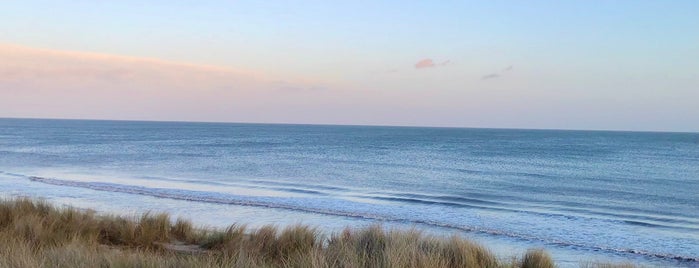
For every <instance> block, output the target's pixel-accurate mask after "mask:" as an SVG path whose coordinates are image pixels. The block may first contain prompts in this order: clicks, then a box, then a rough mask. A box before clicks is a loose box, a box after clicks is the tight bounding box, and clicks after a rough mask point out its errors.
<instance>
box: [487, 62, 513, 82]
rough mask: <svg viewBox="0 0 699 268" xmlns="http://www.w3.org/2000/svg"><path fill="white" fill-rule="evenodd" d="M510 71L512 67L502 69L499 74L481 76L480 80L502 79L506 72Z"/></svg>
mask: <svg viewBox="0 0 699 268" xmlns="http://www.w3.org/2000/svg"><path fill="white" fill-rule="evenodd" d="M510 71H512V65H510V66H507V67H505V68H503V69H502V70H500V71H499V72H496V73H490V74H486V75H484V76H481V80H489V79H498V78H501V77H503V76H504V75H505V73H506V72H510Z"/></svg>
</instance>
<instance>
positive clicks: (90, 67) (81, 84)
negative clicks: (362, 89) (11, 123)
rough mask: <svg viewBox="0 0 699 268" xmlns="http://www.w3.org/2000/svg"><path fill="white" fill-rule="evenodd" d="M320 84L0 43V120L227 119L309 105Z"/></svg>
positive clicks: (212, 68)
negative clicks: (310, 93) (259, 111)
mask: <svg viewBox="0 0 699 268" xmlns="http://www.w3.org/2000/svg"><path fill="white" fill-rule="evenodd" d="M280 80H284V81H285V83H284V85H283V87H280V84H279V83H276V82H275V81H280ZM326 87H327V86H326V85H325V83H320V82H317V81H316V80H313V79H298V78H293V77H292V78H290V77H285V78H281V77H274V76H271V75H268V74H263V73H258V72H254V71H249V70H238V69H233V68H226V67H218V66H209V65H198V64H189V63H181V62H171V61H164V60H158V59H150V58H138V57H126V56H116V55H107V54H98V53H84V52H73V51H60V50H48V49H36V48H30V47H24V46H17V45H7V44H0V96H2V98H0V107H2V109H0V117H26V116H31V117H67V118H121V119H156V120H161V119H162V120H171V119H178V120H224V121H225V120H231V119H232V118H237V117H236V116H240V118H242V117H243V115H250V114H252V113H253V111H256V110H260V109H265V107H266V109H275V107H281V108H276V109H279V110H282V109H284V108H283V107H284V105H286V106H287V108H288V106H290V105H292V104H294V103H303V102H304V101H306V102H308V101H307V99H309V97H308V96H307V95H308V94H309V93H306V92H311V91H322V90H320V89H325V88H326ZM280 88H282V89H285V90H280ZM299 89H303V90H299ZM251 118H252V117H251Z"/></svg>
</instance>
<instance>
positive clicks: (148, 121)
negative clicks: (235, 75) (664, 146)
mask: <svg viewBox="0 0 699 268" xmlns="http://www.w3.org/2000/svg"><path fill="white" fill-rule="evenodd" d="M6 119H10V120H55V121H106V122H143V123H195V124H196V123H200V124H249V125H291V126H336V127H393V128H444V129H491V130H525V131H580V132H627V133H628V132H632V133H674V134H699V131H672V130H628V129H572V128H517V127H474V126H438V125H432V126H429V125H399V124H396V125H391V124H386V125H382V124H340V123H290V122H245V121H243V122H241V121H190V120H153V119H107V118H59V117H53V118H41V117H2V116H0V120H6Z"/></svg>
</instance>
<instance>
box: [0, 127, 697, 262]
mask: <svg viewBox="0 0 699 268" xmlns="http://www.w3.org/2000/svg"><path fill="white" fill-rule="evenodd" d="M0 192H2V195H3V196H5V197H11V196H32V197H41V198H45V199H47V200H50V201H52V202H55V203H57V204H66V205H71V206H76V207H84V208H94V209H97V210H98V211H100V212H104V213H121V214H134V213H142V212H144V211H148V210H155V211H167V212H170V213H172V214H174V215H175V216H182V217H186V218H189V219H192V220H193V221H194V222H195V223H196V224H199V225H205V226H213V227H222V226H226V225H229V224H231V223H233V222H242V223H248V224H249V225H250V226H252V227H256V226H260V225H263V224H276V225H278V226H284V225H287V224H296V223H304V224H310V225H313V226H317V227H318V228H320V229H321V230H322V231H324V232H326V233H331V232H336V231H338V230H341V229H342V228H344V227H346V226H350V227H362V226H368V225H371V224H376V223H380V224H382V225H383V226H386V227H387V228H419V229H422V230H425V232H427V233H430V234H434V235H461V236H465V237H468V238H471V239H475V240H477V241H480V242H482V243H483V244H485V245H487V246H489V247H491V248H493V250H494V251H496V252H497V253H498V254H500V255H502V256H509V255H510V254H518V253H521V252H522V251H524V250H525V249H526V248H531V247H537V248H546V249H547V250H549V251H550V252H551V253H552V254H553V255H554V257H555V258H556V259H557V261H558V262H559V263H560V264H561V265H562V266H568V265H578V263H579V262H580V261H591V260H611V261H632V262H638V263H644V264H648V265H659V266H685V267H697V266H699V134H696V133H650V132H648V133H644V132H604V131H555V130H514V129H513V130H510V129H466V128H416V127H415V128H414V127H367V126H321V125H272V124H227V123H180V122H131V121H84V120H27V119H0Z"/></svg>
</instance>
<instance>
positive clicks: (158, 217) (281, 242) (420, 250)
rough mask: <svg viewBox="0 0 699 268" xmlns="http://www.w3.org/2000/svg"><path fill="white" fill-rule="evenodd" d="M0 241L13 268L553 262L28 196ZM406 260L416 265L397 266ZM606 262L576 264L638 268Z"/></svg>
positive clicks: (401, 235)
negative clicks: (64, 256)
mask: <svg viewBox="0 0 699 268" xmlns="http://www.w3.org/2000/svg"><path fill="white" fill-rule="evenodd" d="M0 237H2V238H3V240H4V241H5V242H4V243H3V245H4V246H3V247H2V249H1V250H0V255H2V256H3V257H4V258H3V259H4V261H5V262H10V263H9V264H12V263H19V262H20V260H18V258H25V259H23V260H21V262H22V263H25V264H29V266H26V267H45V266H41V265H38V266H35V265H31V263H30V262H31V261H33V260H38V259H42V260H43V261H48V262H52V263H51V264H52V266H54V265H53V264H57V265H56V266H60V263H56V262H60V261H63V260H61V259H52V257H51V256H52V255H51V254H49V253H50V252H55V251H61V250H66V249H70V250H74V251H78V252H71V253H69V254H76V253H79V254H77V255H76V256H72V257H71V258H75V259H73V260H72V261H74V262H73V264H85V263H88V262H92V261H95V260H96V259H99V260H100V261H106V260H114V261H117V260H120V261H126V260H125V259H123V258H126V259H128V261H131V264H136V263H139V262H140V263H141V264H146V263H151V264H155V265H156V267H165V266H168V265H169V264H177V263H179V264H184V263H185V262H186V263H187V264H196V265H194V267H219V266H226V264H233V265H234V266H238V267H242V266H239V264H242V263H240V262H241V261H245V262H246V263H245V265H243V266H265V265H271V266H273V267H289V266H290V264H291V263H296V264H304V266H305V265H310V267H337V266H344V267H356V265H357V264H359V266H365V265H371V266H381V267H387V266H394V267H395V266H397V267H404V266H405V265H413V267H483V266H487V267H554V262H553V259H552V258H551V256H550V255H549V253H547V252H545V251H543V250H539V249H530V250H528V251H527V252H526V253H524V254H523V255H521V256H518V257H513V258H505V259H502V258H498V257H496V256H495V255H493V253H492V251H490V250H489V249H487V248H486V247H484V246H481V245H479V244H478V243H475V242H473V241H470V240H467V239H464V238H461V237H456V236H452V237H450V238H444V237H435V236H431V235H426V234H424V232H422V231H419V230H416V229H413V230H408V231H406V230H386V229H384V228H381V227H379V226H378V225H373V226H370V227H368V228H360V229H350V228H346V229H345V230H343V231H342V232H340V233H335V234H332V235H330V236H325V235H321V234H320V232H318V230H317V229H315V228H312V227H309V226H305V225H294V226H289V227H285V228H283V229H280V228H276V227H273V226H271V225H266V226H263V227H261V228H259V229H257V230H250V229H248V228H246V227H245V226H244V225H237V224H232V225H230V226H229V227H228V228H226V229H214V228H195V227H193V225H192V223H191V222H190V221H189V220H187V219H182V218H178V219H177V220H172V219H171V218H170V216H169V215H168V214H165V213H157V214H154V213H145V214H143V215H141V216H140V217H125V216H123V215H100V214H97V213H96V212H95V211H94V210H89V209H88V210H85V209H78V208H74V207H62V208H58V207H56V206H55V205H53V204H51V203H48V202H47V201H42V200H36V199H29V198H13V199H3V200H2V201H0ZM8 241H13V243H11V244H13V245H19V247H20V248H22V247H24V246H26V247H27V248H28V249H29V251H28V252H25V251H22V250H20V251H16V250H9V247H8V244H9V243H8ZM32 245H34V246H32ZM486 246H487V245H486ZM115 251H116V253H115ZM241 252H244V253H245V254H243V253H241ZM17 254H20V255H17ZM47 254H48V255H47ZM241 254H243V255H245V260H242V259H241V258H243V257H241V256H243V255H241ZM270 254H271V255H270ZM299 254H300V255H299ZM338 254H339V255H338ZM270 256H273V257H271V258H270ZM26 258H29V259H26ZM407 259H409V260H413V261H416V262H417V263H418V264H421V265H416V266H415V263H412V262H408V263H402V262H403V261H405V260H407ZM134 261H135V263H134ZM108 263H109V262H108ZM5 264H8V263H5ZM166 264H168V265H166ZM361 264H364V265H361ZM159 265H160V266H159ZM217 265H219V266H217ZM609 265H612V264H608V263H588V264H581V266H583V267H635V266H633V265H631V264H619V265H612V266H609ZM5 266H8V265H5ZM108 266H111V265H108ZM190 266H191V265H190ZM291 266H293V265H291ZM9 267H16V266H13V265H9Z"/></svg>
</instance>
